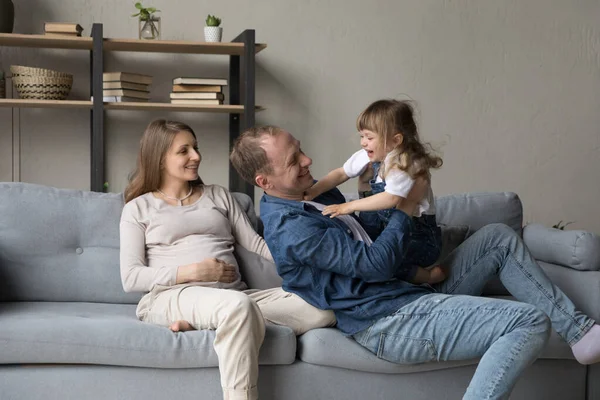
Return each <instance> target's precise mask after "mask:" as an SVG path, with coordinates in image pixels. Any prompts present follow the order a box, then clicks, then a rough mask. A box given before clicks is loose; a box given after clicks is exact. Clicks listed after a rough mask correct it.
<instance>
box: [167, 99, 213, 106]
mask: <svg viewBox="0 0 600 400" xmlns="http://www.w3.org/2000/svg"><path fill="white" fill-rule="evenodd" d="M171 104H181V105H185V104H187V105H203V106H218V105H219V104H223V102H222V101H221V100H190V99H173V100H171Z"/></svg>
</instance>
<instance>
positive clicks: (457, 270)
mask: <svg viewBox="0 0 600 400" xmlns="http://www.w3.org/2000/svg"><path fill="white" fill-rule="evenodd" d="M443 265H444V266H447V267H449V268H450V271H449V277H448V279H447V280H446V281H444V282H442V283H440V284H438V285H435V286H434V287H435V289H436V290H437V291H438V292H439V293H434V294H429V295H425V296H423V297H421V298H420V299H418V300H416V301H414V302H412V303H410V304H408V305H406V306H404V307H402V308H400V309H399V310H398V311H397V312H396V313H394V314H392V315H389V316H387V317H384V318H382V319H380V320H379V321H377V322H376V323H375V324H373V325H372V326H370V327H369V328H367V329H365V330H363V331H361V332H359V333H357V334H355V335H354V339H355V340H356V341H357V342H358V343H360V344H361V345H363V346H364V347H366V348H367V349H369V350H370V351H371V352H373V353H374V354H377V356H378V357H379V358H382V359H384V360H387V361H391V362H395V363H400V364H411V363H421V362H427V361H448V360H465V359H472V358H477V357H482V358H481V360H480V362H479V366H478V367H477V370H476V371H475V374H474V376H473V378H472V380H471V383H470V384H469V387H468V388H467V391H466V393H465V395H464V397H463V398H464V399H477V400H484V399H507V398H508V396H509V395H510V392H511V391H512V389H513V387H514V385H515V383H516V382H517V379H518V378H519V376H520V374H521V373H522V372H523V370H524V369H525V368H526V367H527V366H529V365H530V364H532V363H533V361H534V360H535V359H536V358H537V357H538V356H539V354H540V352H541V351H542V349H543V348H544V346H545V345H546V342H547V340H548V337H549V334H550V324H552V327H553V328H554V329H555V330H556V331H557V332H558V333H559V335H560V336H561V337H562V338H563V339H564V340H565V341H566V342H567V343H569V345H573V344H575V343H576V342H577V341H578V340H579V339H580V338H581V337H582V336H583V335H584V334H585V333H586V332H587V331H588V330H589V329H590V328H591V327H592V325H593V324H594V321H593V320H592V319H590V318H589V317H587V316H585V315H584V314H582V313H581V312H579V311H577V310H576V309H575V306H574V305H573V303H572V302H571V301H570V300H569V299H568V298H567V297H566V295H565V294H564V293H563V292H562V291H561V290H560V289H558V288H557V287H556V286H554V285H553V284H552V283H551V281H550V279H549V278H548V277H547V276H546V275H545V274H544V272H543V271H542V270H541V269H540V267H539V266H538V265H537V263H536V262H535V260H534V259H533V257H532V256H531V255H530V254H529V251H528V250H527V248H526V247H525V245H524V244H523V241H522V240H521V238H520V237H519V236H518V235H517V234H516V233H515V232H514V231H513V230H512V229H511V228H509V227H507V226H506V225H503V224H493V225H488V226H486V227H484V228H482V229H480V230H479V231H477V232H476V233H475V234H474V235H473V236H471V237H470V238H469V239H467V240H466V241H465V243H463V244H462V245H461V246H459V247H458V248H457V249H456V250H454V251H453V252H452V253H451V254H450V255H449V256H448V257H447V258H446V260H445V261H444V262H443ZM495 276H499V277H500V280H501V281H502V283H503V284H504V286H505V287H506V288H507V289H508V291H509V292H510V293H511V294H512V295H513V296H514V297H515V298H516V299H518V300H520V301H521V302H516V301H510V300H499V299H492V298H484V297H475V296H478V295H480V294H481V293H482V290H483V286H484V285H485V283H486V282H487V281H489V280H490V279H491V278H493V277H495Z"/></svg>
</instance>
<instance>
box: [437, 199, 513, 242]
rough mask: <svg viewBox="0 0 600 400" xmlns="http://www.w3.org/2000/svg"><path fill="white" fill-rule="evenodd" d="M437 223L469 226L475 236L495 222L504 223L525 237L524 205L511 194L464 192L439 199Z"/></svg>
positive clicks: (470, 231)
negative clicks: (477, 231)
mask: <svg viewBox="0 0 600 400" xmlns="http://www.w3.org/2000/svg"><path fill="white" fill-rule="evenodd" d="M435 204H436V206H435V207H436V210H437V222H438V224H440V225H467V226H469V228H470V230H469V233H470V234H473V233H474V232H475V231H476V230H478V229H479V228H481V227H483V226H485V225H487V224H492V223H503V224H506V225H508V226H510V227H511V228H513V229H514V230H515V231H517V232H518V233H519V235H521V234H522V226H523V205H522V204H521V200H520V199H519V196H517V195H516V194H515V193H511V192H501V193H463V194H452V195H448V196H441V197H437V198H436V203H435Z"/></svg>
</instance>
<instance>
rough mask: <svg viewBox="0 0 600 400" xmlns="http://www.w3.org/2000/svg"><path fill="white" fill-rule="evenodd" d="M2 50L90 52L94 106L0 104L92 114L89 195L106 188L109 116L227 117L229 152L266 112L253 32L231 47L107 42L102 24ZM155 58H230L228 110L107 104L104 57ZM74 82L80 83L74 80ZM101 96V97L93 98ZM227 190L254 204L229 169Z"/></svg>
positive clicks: (7, 41) (16, 39)
mask: <svg viewBox="0 0 600 400" xmlns="http://www.w3.org/2000/svg"><path fill="white" fill-rule="evenodd" d="M0 46H16V47H34V48H55V49H73V50H84V51H89V54H90V95H91V96H93V101H90V100H24V99H0V107H9V108H23V107H31V108H83V109H89V110H90V189H91V190H93V191H102V189H103V185H104V182H105V164H104V163H105V154H104V148H105V137H104V117H105V114H106V113H108V112H110V111H111V110H160V111H163V112H164V111H188V112H211V113H227V114H229V146H230V149H231V146H232V145H233V142H234V140H235V139H236V138H237V137H238V136H239V135H240V133H241V132H242V131H244V130H245V129H247V128H249V127H251V126H253V125H254V123H255V113H256V112H257V111H261V110H262V109H263V108H262V107H258V106H256V104H255V86H256V84H255V55H256V54H257V53H258V52H260V51H261V50H264V49H265V48H266V47H267V46H266V44H261V43H255V32H254V30H251V29H248V30H245V31H243V32H242V33H241V34H240V35H238V36H237V37H236V38H235V39H233V40H232V41H231V42H226V43H206V42H193V41H169V40H160V41H151V40H138V39H109V38H105V37H104V35H103V28H102V24H93V25H92V32H91V36H90V37H64V38H63V37H56V36H45V35H23V34H7V33H2V34H0ZM116 51H126V52H127V51H128V52H152V53H181V54H213V55H215V54H216V55H223V56H229V82H228V83H229V104H223V105H214V106H205V105H179V104H171V103H156V102H153V103H133V102H127V103H104V102H103V101H102V73H103V71H104V56H105V55H106V54H107V53H109V52H116ZM75 79H76V78H75ZM96 93H98V95H95V94H96ZM229 189H230V190H231V191H236V192H243V193H246V194H248V195H249V196H250V197H251V198H254V188H253V186H252V185H251V184H249V183H247V182H245V181H244V180H243V179H242V178H241V177H240V176H239V175H238V174H237V172H236V171H235V169H234V168H233V167H232V166H231V163H230V164H229Z"/></svg>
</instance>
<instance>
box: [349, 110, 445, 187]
mask: <svg viewBox="0 0 600 400" xmlns="http://www.w3.org/2000/svg"><path fill="white" fill-rule="evenodd" d="M356 128H357V129H358V130H359V131H362V130H363V129H368V130H370V131H372V132H373V133H375V134H376V135H378V136H379V137H380V139H381V143H382V145H383V146H385V145H386V143H387V141H388V140H393V138H394V135H396V134H397V133H401V134H402V138H403V140H402V143H400V144H399V145H398V146H396V148H395V149H394V150H392V156H393V161H392V163H391V164H390V165H389V167H391V168H398V169H401V170H402V171H405V172H406V173H407V174H409V175H410V177H411V178H412V179H416V178H417V177H419V176H423V177H428V176H429V174H430V172H429V170H430V169H431V168H440V167H441V166H442V164H443V161H442V159H441V157H439V156H437V155H436V154H435V152H434V150H433V148H432V147H431V145H430V144H429V143H423V142H421V139H420V137H419V132H418V130H417V123H416V121H415V118H414V110H413V107H412V105H411V104H410V102H408V101H400V100H378V101H376V102H374V103H372V104H371V105H369V106H368V107H367V108H366V109H365V110H364V111H363V112H362V113H360V115H359V116H358V118H357V120H356ZM384 164H385V163H382V164H381V168H380V176H381V177H382V178H383V179H385V173H386V171H385V165H384Z"/></svg>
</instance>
